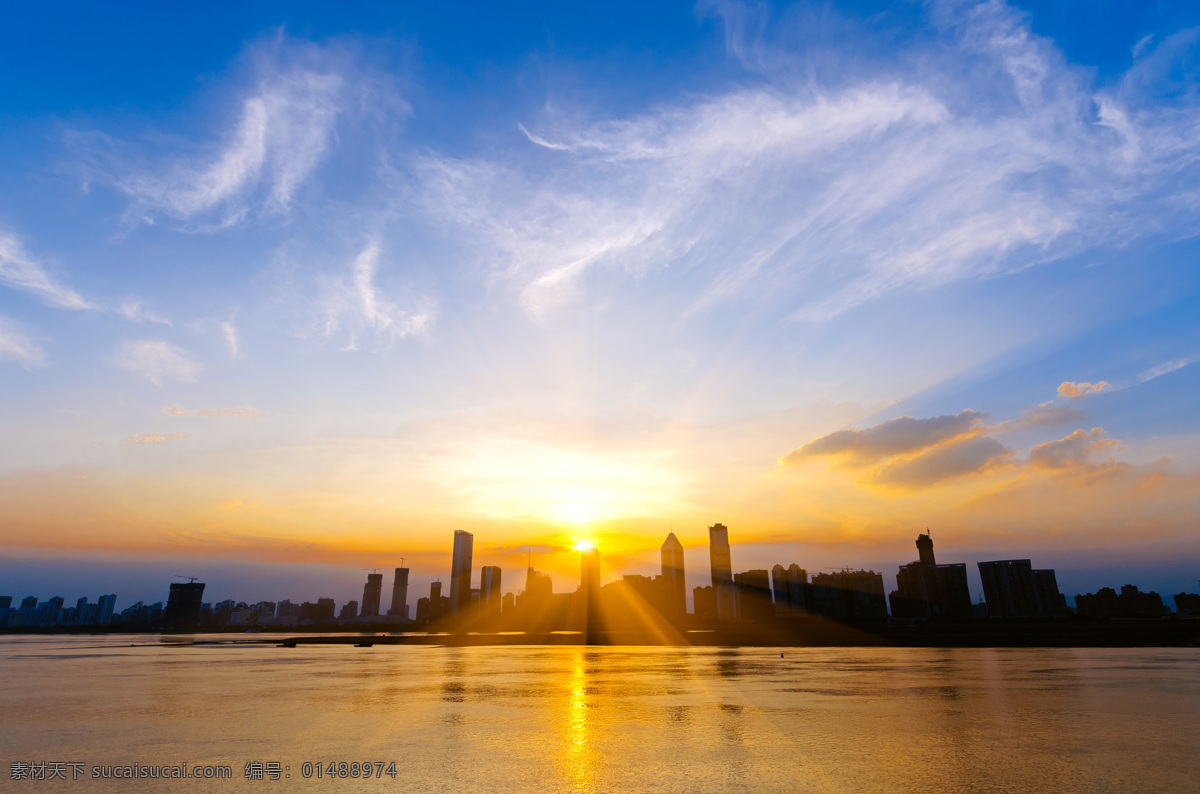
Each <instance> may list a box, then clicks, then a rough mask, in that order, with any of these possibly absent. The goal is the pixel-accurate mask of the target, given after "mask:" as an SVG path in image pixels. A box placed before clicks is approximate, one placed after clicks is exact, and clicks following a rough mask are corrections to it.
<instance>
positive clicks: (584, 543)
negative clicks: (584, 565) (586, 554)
mask: <svg viewBox="0 0 1200 794" xmlns="http://www.w3.org/2000/svg"><path fill="white" fill-rule="evenodd" d="M595 546H596V544H595V543H592V542H591V541H590V540H581V541H579V542H578V543H576V544H575V551H587V550H588V549H591V548H595Z"/></svg>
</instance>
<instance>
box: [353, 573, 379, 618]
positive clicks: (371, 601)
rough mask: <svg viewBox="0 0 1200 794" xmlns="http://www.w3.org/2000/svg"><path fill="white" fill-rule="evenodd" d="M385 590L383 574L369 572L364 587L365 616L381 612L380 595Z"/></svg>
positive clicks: (363, 612) (363, 609)
mask: <svg viewBox="0 0 1200 794" xmlns="http://www.w3.org/2000/svg"><path fill="white" fill-rule="evenodd" d="M382 592H383V574H381V573H369V574H367V585H366V587H364V588H363V600H362V612H361V613H359V614H361V615H362V616H363V617H364V618H366V617H370V616H372V615H378V614H379V596H380V594H381V593H382Z"/></svg>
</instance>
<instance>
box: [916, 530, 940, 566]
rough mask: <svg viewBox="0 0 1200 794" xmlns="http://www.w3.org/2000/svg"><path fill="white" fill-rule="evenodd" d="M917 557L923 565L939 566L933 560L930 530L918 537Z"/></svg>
mask: <svg viewBox="0 0 1200 794" xmlns="http://www.w3.org/2000/svg"><path fill="white" fill-rule="evenodd" d="M917 557H918V558H919V559H920V562H921V564H922V565H937V563H936V562H935V561H934V559H933V538H931V537H930V536H929V530H928V529H927V530H925V532H923V533H922V534H920V535H917Z"/></svg>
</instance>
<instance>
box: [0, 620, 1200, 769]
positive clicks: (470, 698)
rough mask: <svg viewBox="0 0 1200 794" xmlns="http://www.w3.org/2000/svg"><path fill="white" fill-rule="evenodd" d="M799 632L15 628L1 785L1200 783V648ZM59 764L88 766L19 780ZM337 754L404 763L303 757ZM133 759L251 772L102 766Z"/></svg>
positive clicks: (8, 663) (5, 668)
mask: <svg viewBox="0 0 1200 794" xmlns="http://www.w3.org/2000/svg"><path fill="white" fill-rule="evenodd" d="M220 639H225V640H228V639H229V638H228V636H227V635H226V636H225V637H223V638H220ZM131 642H133V643H147V645H145V646H141V645H139V647H129V644H130V643H131ZM783 653H784V655H783V657H782V658H781V657H780V649H778V648H774V649H772V648H739V649H721V648H696V649H687V648H625V647H616V648H597V647H590V648H589V647H519V646H511V647H472V648H441V647H420V646H375V647H374V648H369V649H368V648H354V647H351V646H308V647H306V646H303V645H302V646H300V647H298V648H294V649H285V648H277V647H274V646H273V645H258V644H255V645H251V644H244V643H242V644H218V645H199V646H195V645H192V646H179V645H177V644H172V643H171V642H168V641H166V640H160V639H159V638H157V637H129V636H115V635H113V636H107V637H5V638H0V681H2V682H3V686H2V688H0V718H2V719H0V763H3V768H0V789H4V790H26V789H29V790H34V789H36V790H38V791H49V790H57V789H61V790H71V791H84V790H90V791H130V790H144V791H166V790H172V791H173V790H179V791H197V792H199V791H227V790H230V789H247V790H250V789H253V790H260V791H261V790H265V789H273V790H277V791H285V790H296V789H301V790H311V791H316V790H384V791H397V792H398V791H414V790H415V791H437V790H445V791H522V790H536V791H555V790H563V791H573V790H582V791H689V792H690V791H768V790H770V791H806V790H812V791H862V790H881V791H943V790H945V791H955V790H962V789H973V790H995V791H1005V790H1058V791H1063V790H1073V791H1102V790H1137V791H1144V790H1161V791H1187V790H1192V791H1195V790H1200V783H1198V782H1197V781H1198V780H1200V773H1197V772H1196V762H1197V759H1198V758H1200V664H1198V663H1200V652H1197V651H1195V650H1178V649H1165V650H1162V649H1135V650H1112V649H1079V650H1063V649H1052V650H1051V649H1046V650H1041V649H1021V650H1003V649H983V650H980V649H946V650H943V649H879V648H822V649H785V650H784V651H783ZM40 761H46V762H55V761H57V762H76V763H82V764H84V767H83V769H84V773H85V774H84V776H83V777H81V778H80V779H79V780H78V781H75V782H70V781H68V782H66V783H61V782H55V783H43V782H25V783H22V784H20V788H19V789H18V785H19V784H18V783H17V782H13V781H10V779H9V776H10V772H11V765H12V763H13V762H40ZM253 761H261V762H264V763H265V762H278V763H279V764H280V765H281V769H284V772H283V773H284V774H285V775H289V776H290V777H288V778H287V779H281V780H280V781H278V782H274V781H271V780H269V779H268V780H263V781H247V780H245V779H244V772H245V767H246V764H247V762H253ZM331 761H333V762H340V761H345V762H347V763H348V764H349V763H353V762H356V761H357V762H379V761H382V762H385V764H390V763H391V762H393V761H394V762H395V763H396V777H395V778H391V777H388V776H386V775H385V776H384V777H383V778H381V779H377V778H374V777H372V778H371V779H369V780H365V779H362V778H361V777H360V778H359V779H356V780H352V779H350V778H349V777H346V778H336V777H335V778H333V779H331V778H329V776H328V775H324V774H323V775H322V777H321V778H317V777H316V776H315V771H314V772H313V775H314V776H313V777H311V778H309V779H308V780H305V779H304V778H303V775H302V772H303V769H304V768H303V764H304V763H305V762H309V763H313V764H320V765H321V766H322V769H323V770H324V769H326V768H327V767H326V765H327V764H328V763H329V762H331ZM135 763H138V764H147V765H148V764H155V765H175V764H182V763H187V764H188V765H189V768H194V767H195V766H196V765H198V764H214V765H217V764H219V765H226V764H227V765H229V766H231V767H232V770H233V779H232V780H231V781H205V780H174V781H162V780H134V781H122V780H99V781H97V780H93V779H92V778H91V772H92V767H94V766H101V765H123V764H135ZM375 769H377V767H373V768H372V774H374V770H375ZM335 773H336V770H335ZM360 774H361V773H360ZM67 776H68V777H69V776H70V775H69V773H68V775H67Z"/></svg>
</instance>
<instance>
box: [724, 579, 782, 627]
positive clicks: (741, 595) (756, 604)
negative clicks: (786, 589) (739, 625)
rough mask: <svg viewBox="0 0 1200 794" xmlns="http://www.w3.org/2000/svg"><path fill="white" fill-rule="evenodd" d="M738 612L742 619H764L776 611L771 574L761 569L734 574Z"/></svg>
mask: <svg viewBox="0 0 1200 794" xmlns="http://www.w3.org/2000/svg"><path fill="white" fill-rule="evenodd" d="M733 580H734V584H735V585H736V587H735V593H736V596H737V606H736V613H737V616H738V617H739V618H741V619H742V620H755V621H764V620H768V619H769V618H771V617H772V616H773V615H774V613H775V608H774V605H773V604H772V602H771V582H770V577H769V574H768V573H767V572H766V571H764V570H761V569H756V570H753V571H745V572H743V573H739V574H734V577H733Z"/></svg>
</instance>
